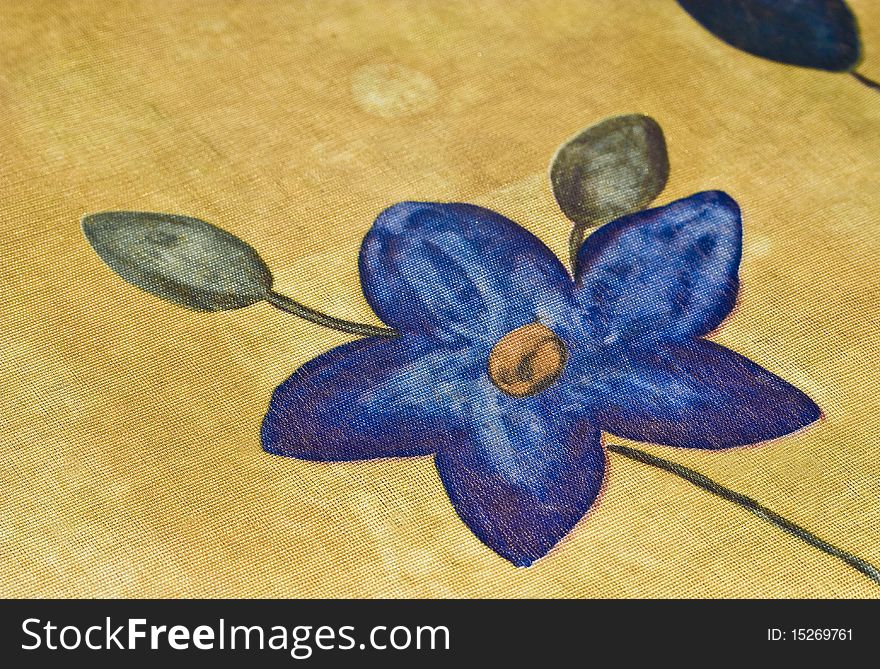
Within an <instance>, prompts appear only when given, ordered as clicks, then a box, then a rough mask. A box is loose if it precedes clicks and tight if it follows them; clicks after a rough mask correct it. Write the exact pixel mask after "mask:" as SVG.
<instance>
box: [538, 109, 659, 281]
mask: <svg viewBox="0 0 880 669" xmlns="http://www.w3.org/2000/svg"><path fill="white" fill-rule="evenodd" d="M668 178H669V158H668V156H667V154H666V141H665V140H664V138H663V130H661V129H660V125H659V124H658V123H657V121H655V120H654V119H652V118H650V117H648V116H643V115H642V114H626V115H624V116H612V117H611V118H607V119H605V120H603V121H600V122H599V123H597V124H596V125H593V126H590V127H589V128H587V129H586V130H583V131H581V132H580V133H578V134H577V135H575V136H574V137H572V138H571V139H570V140H568V141H567V142H565V143H564V144H563V145H562V146H560V147H559V149H558V150H557V152H556V155H555V156H554V157H553V160H552V162H551V165H550V183H551V185H552V187H553V195H554V196H555V197H556V201H557V203H558V204H559V207H560V209H562V211H563V213H564V214H565V215H566V216H567V217H568V218H569V219H571V220H572V221H573V222H574V224H575V225H574V230H572V234H571V238H570V251H571V258H572V264H574V258H575V257H576V256H577V251H578V249H579V248H580V245H581V242H583V239H584V236H585V233H586V230H587V229H588V228H592V227H596V226H598V225H602V224H604V223H607V222H608V221H611V220H614V219H615V218H618V217H620V216H625V215H626V214H631V213H633V212H636V211H640V210H642V209H644V208H645V207H647V206H648V205H649V204H650V203H651V201H652V200H653V199H654V198H655V197H657V195H659V194H660V192H661V191H662V190H663V188H664V186H665V185H666V180H667V179H668Z"/></svg>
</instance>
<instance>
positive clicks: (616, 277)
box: [262, 192, 820, 566]
mask: <svg viewBox="0 0 880 669" xmlns="http://www.w3.org/2000/svg"><path fill="white" fill-rule="evenodd" d="M741 240H742V226H741V220H740V213H739V207H738V206H737V204H736V202H734V201H733V200H732V199H731V198H730V197H729V196H728V195H726V194H724V193H721V192H704V193H697V194H696V195H692V196H691V197H688V198H685V199H683V200H679V201H677V202H673V203H672V204H669V205H667V206H665V207H659V208H657V209H651V210H647V211H643V212H640V213H637V214H633V215H630V216H625V217H623V218H620V219H618V220H615V221H613V222H611V223H609V224H607V225H605V226H603V227H602V228H600V229H598V230H597V231H596V232H595V233H593V234H592V235H591V236H590V237H588V238H587V240H586V241H585V242H584V244H583V246H582V247H581V249H580V252H579V253H578V258H577V271H576V272H575V276H574V278H573V279H572V278H571V277H570V276H569V274H568V272H567V271H566V269H565V268H564V267H563V266H562V264H561V263H560V261H559V259H558V258H557V257H556V256H555V255H554V254H553V253H552V252H551V251H550V250H549V249H548V248H547V247H546V246H545V245H544V244H543V243H541V241H540V240H538V239H537V238H536V237H534V236H533V235H532V234H530V233H529V232H527V231H526V230H524V229H523V228H521V227H520V226H518V225H517V224H516V223H514V222H513V221H510V220H508V219H507V218H505V217H503V216H501V215H500V214H497V213H495V212H493V211H490V210H488V209H483V208H481V207H477V206H473V205H469V204H436V203H422V202H404V203H401V204H397V205H394V206H392V207H390V208H389V209H387V210H385V211H384V212H382V214H380V215H379V217H378V218H377V219H376V222H375V223H374V224H373V227H372V228H371V229H370V231H369V233H368V234H367V236H366V237H365V239H364V242H363V246H362V248H361V253H360V274H361V283H362V285H363V290H364V293H365V295H366V298H367V301H368V302H369V304H370V306H371V307H372V308H373V309H374V311H375V312H376V314H377V315H378V316H379V318H381V319H382V321H384V322H385V323H386V324H388V325H390V326H392V327H394V328H396V329H397V330H398V331H399V333H400V336H399V337H397V338H393V339H385V338H377V337H373V338H367V339H362V340H359V341H355V342H352V343H349V344H345V345H343V346H340V347H338V348H335V349H333V350H331V351H329V352H328V353H325V354H324V355H321V356H320V357H318V358H316V359H314V360H312V361H310V362H308V363H307V364H305V365H303V366H302V367H301V368H300V369H298V370H297V371H296V372H295V373H294V374H293V375H292V376H291V377H290V378H289V379H288V380H287V381H285V382H284V383H283V384H282V385H281V386H279V387H278V389H277V390H276V391H275V394H274V395H273V397H272V401H271V405H270V407H269V411H268V413H267V415H266V418H265V421H264V423H263V429H262V440H263V446H264V448H265V449H266V450H267V451H268V452H270V453H273V454H277V455H283V456H289V457H295V458H302V459H306V460H318V461H325V462H326V461H343V460H364V459H371V458H386V457H401V456H427V455H433V456H434V461H435V463H436V467H437V471H438V473H439V476H440V479H441V481H442V482H443V485H444V486H445V487H446V491H447V492H448V494H449V498H450V500H451V501H452V504H453V506H454V507H455V510H456V512H457V513H458V515H459V516H460V517H461V519H462V520H463V521H464V522H465V523H466V524H467V525H468V527H469V528H470V529H471V530H472V531H473V532H474V534H476V536H477V537H479V538H480V540H481V541H483V542H484V543H485V544H486V545H487V546H489V547H490V548H491V549H492V550H494V551H495V552H496V553H498V554H499V555H501V556H502V557H504V558H506V559H507V560H509V561H510V562H512V563H513V564H515V565H518V566H528V565H530V564H531V563H532V562H533V561H535V560H537V559H538V558H541V557H542V556H544V555H545V554H546V553H547V552H548V551H549V550H550V549H551V548H552V547H553V546H554V545H555V544H556V543H557V542H558V541H559V540H560V539H561V538H562V537H564V536H565V535H566V534H567V533H568V532H569V531H570V530H571V529H572V528H573V527H574V525H575V524H576V523H577V522H578V521H579V520H580V519H581V518H582V517H583V515H584V514H585V513H586V512H587V510H588V509H589V508H590V507H591V506H592V505H593V503H594V502H595V501H596V499H597V497H598V496H599V493H600V491H601V489H602V486H603V482H604V478H605V459H606V456H605V450H604V448H603V444H602V439H601V433H602V431H605V432H609V433H611V434H614V435H618V436H620V437H624V438H627V439H634V440H639V441H647V442H653V443H656V444H663V445H668V446H677V447H682V448H700V449H723V448H729V447H732V446H741V445H745V444H754V443H756V442H760V441H765V440H768V439H773V438H776V437H780V436H782V435H785V434H789V433H791V432H793V431H795V430H797V429H799V428H802V427H804V426H805V425H808V424H810V423H812V422H813V421H815V420H817V419H818V418H819V416H820V410H819V408H818V407H817V406H816V404H814V403H813V401H812V400H810V398H809V397H807V396H806V395H805V394H804V393H802V392H801V391H799V390H798V389H796V388H795V387H793V386H792V385H790V384H788V383H787V382H785V381H783V380H782V379H780V378H779V377H777V376H775V375H774V374H772V373H770V372H768V371H767V370H765V369H763V368H762V367H760V366H758V365H756V364H755V363H753V362H751V361H750V360H748V359H746V358H744V357H743V356H741V355H739V354H737V353H734V352H733V351H731V350H729V349H727V348H725V347H723V346H720V345H718V344H716V343H714V342H711V341H708V340H706V339H703V337H704V336H705V335H706V334H708V333H709V332H711V331H712V330H713V329H715V328H716V327H718V325H719V324H720V323H721V322H722V321H723V320H724V318H725V317H726V316H727V315H728V314H729V313H730V311H731V309H732V308H733V306H734V303H735V301H736V295H737V289H738V280H737V271H738V267H739V262H740V254H741Z"/></svg>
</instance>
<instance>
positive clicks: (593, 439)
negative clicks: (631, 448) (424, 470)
mask: <svg viewBox="0 0 880 669" xmlns="http://www.w3.org/2000/svg"><path fill="white" fill-rule="evenodd" d="M554 395H555V393H553V392H549V391H548V392H546V393H543V394H540V395H536V396H534V397H530V398H525V399H521V400H516V399H513V398H510V397H506V396H500V394H498V393H496V392H492V394H491V395H487V398H486V401H485V402H484V403H483V404H482V411H481V413H480V414H478V415H475V416H473V417H472V419H471V420H470V421H466V423H465V424H466V425H467V426H468V434H467V437H466V438H464V439H462V440H460V441H457V442H454V443H449V444H446V445H444V446H443V447H442V448H440V450H439V452H438V453H437V455H436V457H435V462H436V465H437V471H438V472H439V474H440V479H441V480H442V481H443V485H444V486H445V487H446V491H447V493H449V499H450V500H451V501H452V505H453V507H455V511H456V513H458V515H459V517H460V518H461V519H462V520H463V521H464V522H465V524H467V526H468V527H469V528H470V529H471V531H472V532H473V533H474V534H475V535H476V536H477V537H478V538H479V539H480V540H481V541H482V542H483V543H484V544H486V545H487V546H488V547H489V548H491V549H492V550H493V551H495V552H496V553H498V554H499V555H501V556H502V557H503V558H506V559H507V560H509V561H510V562H512V563H513V564H514V565H516V566H520V567H527V566H529V565H530V564H532V562H534V561H535V560H537V559H539V558H541V557H543V556H544V555H546V554H547V552H548V551H549V550H550V549H551V548H553V546H555V545H556V544H557V543H558V542H559V540H560V539H562V538H563V537H564V536H565V535H566V534H568V532H569V531H570V530H571V529H572V528H573V527H574V526H575V524H576V523H577V522H578V521H579V520H580V519H581V518H582V517H583V516H584V514H585V513H586V512H587V511H588V510H589V509H590V507H591V506H592V505H593V503H594V502H595V501H596V498H597V497H598V495H599V492H600V490H601V489H602V482H603V479H604V473H605V451H604V449H603V448H602V445H601V442H600V434H599V431H598V430H597V429H596V428H595V427H593V426H591V425H590V424H589V422H587V421H586V420H584V419H582V418H576V417H574V416H572V415H569V414H566V413H564V412H563V411H561V410H560V409H559V407H558V405H557V402H556V401H555V400H556V398H555V397H554Z"/></svg>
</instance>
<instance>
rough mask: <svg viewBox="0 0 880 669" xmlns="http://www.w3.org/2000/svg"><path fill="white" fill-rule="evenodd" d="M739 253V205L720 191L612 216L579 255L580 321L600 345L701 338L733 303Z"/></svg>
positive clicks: (577, 297)
mask: <svg viewBox="0 0 880 669" xmlns="http://www.w3.org/2000/svg"><path fill="white" fill-rule="evenodd" d="M741 248H742V223H741V219H740V211H739V207H738V206H737V204H736V202H734V200H733V199H732V198H731V197H730V196H729V195H727V194H725V193H722V192H719V191H707V192H703V193H697V194H696V195H691V196H690V197H688V198H685V199H683V200H678V201H677V202H673V203H672V204H668V205H666V206H664V207H658V208H656V209H648V210H646V211H642V212H639V213H637V214H632V215H630V216H624V217H623V218H619V219H617V220H616V221H612V222H611V223H608V224H607V225H605V226H603V227H601V228H599V229H598V230H597V231H596V232H594V233H593V234H592V235H590V236H589V237H587V239H586V241H585V242H584V243H583V245H582V246H581V249H580V251H579V252H578V258H577V276H576V284H577V288H576V299H577V302H578V305H579V306H580V309H581V313H580V317H581V319H583V320H586V321H587V322H589V324H590V327H591V328H592V331H593V333H594V334H593V336H594V337H597V338H599V339H600V340H601V342H603V343H605V344H610V343H613V342H615V341H618V340H635V339H641V340H652V339H676V340H681V339H686V338H688V337H693V336H699V335H704V334H706V333H707V332H709V331H711V330H713V329H715V328H716V327H717V326H718V325H719V324H720V323H721V321H722V320H724V318H725V317H726V316H727V314H728V313H730V310H731V309H732V308H733V306H734V304H735V302H736V294H737V289H738V286H739V282H738V279H737V272H738V268H739V261H740V255H741Z"/></svg>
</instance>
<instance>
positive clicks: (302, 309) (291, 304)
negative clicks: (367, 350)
mask: <svg viewBox="0 0 880 669" xmlns="http://www.w3.org/2000/svg"><path fill="white" fill-rule="evenodd" d="M266 301H267V302H268V303H269V304H271V305H272V306H273V307H275V308H276V309H280V310H281V311H283V312H285V313H288V314H293V315H294V316H299V317H300V318H304V319H305V320H307V321H310V322H312V323H316V324H318V325H323V326H324V327H325V328H332V329H334V330H339V331H340V332H348V333H349V334H356V335H361V336H363V337H389V338H390V337H396V336H398V332H397V330H394V329H392V328H386V327H382V326H379V325H366V324H364V323H354V322H352V321H345V320H342V319H341V318H334V317H333V316H328V315H327V314H324V313H321V312H320V311H316V310H315V309H311V308H310V307H307V306H305V305H304V304H300V303H299V302H297V301H296V300H294V299H293V298H291V297H287V296H286V295H281V294H279V293H276V292H275V291H270V292H269V295H268V297H267V298H266Z"/></svg>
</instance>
